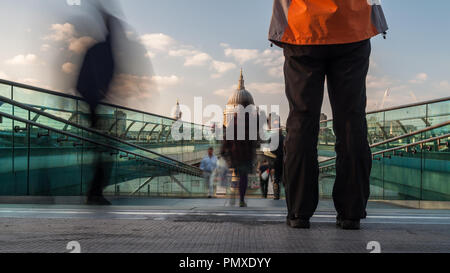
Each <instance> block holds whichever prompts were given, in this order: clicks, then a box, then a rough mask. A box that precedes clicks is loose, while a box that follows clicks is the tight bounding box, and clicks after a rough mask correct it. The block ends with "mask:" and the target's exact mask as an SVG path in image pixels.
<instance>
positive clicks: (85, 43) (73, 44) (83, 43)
mask: <svg viewBox="0 0 450 273" xmlns="http://www.w3.org/2000/svg"><path fill="white" fill-rule="evenodd" d="M95 43H96V41H95V40H94V39H93V38H91V37H89V36H83V37H80V38H73V39H71V40H70V41H69V50H70V51H73V52H75V53H77V54H82V53H84V52H86V50H87V49H88V48H89V47H91V46H92V45H94V44H95Z"/></svg>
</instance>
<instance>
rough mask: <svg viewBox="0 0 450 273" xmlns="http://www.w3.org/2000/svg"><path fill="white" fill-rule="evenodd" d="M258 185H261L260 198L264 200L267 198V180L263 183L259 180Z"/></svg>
mask: <svg viewBox="0 0 450 273" xmlns="http://www.w3.org/2000/svg"><path fill="white" fill-rule="evenodd" d="M260 183H261V193H262V196H263V197H264V198H266V197H267V191H268V186H269V185H268V184H269V180H266V181H264V180H262V179H260Z"/></svg>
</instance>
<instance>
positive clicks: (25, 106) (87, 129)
mask: <svg viewBox="0 0 450 273" xmlns="http://www.w3.org/2000/svg"><path fill="white" fill-rule="evenodd" d="M0 101H3V102H5V103H8V104H11V105H13V106H16V107H20V108H22V109H25V110H27V111H30V112H34V113H36V114H39V115H41V116H45V117H48V118H50V119H53V120H56V121H59V122H61V123H64V124H67V125H70V126H72V127H75V128H78V129H81V130H84V131H87V132H90V133H92V134H95V135H98V136H101V137H104V138H108V139H112V140H114V141H116V142H118V143H121V144H123V145H126V146H129V147H133V148H136V149H138V150H142V151H145V152H148V153H151V154H154V155H156V156H158V157H161V158H165V159H167V160H169V161H172V162H176V163H177V164H179V165H180V166H181V167H184V168H190V169H192V170H193V172H195V173H201V172H202V171H201V170H200V169H199V168H197V167H194V166H191V165H188V164H185V163H183V162H181V161H178V160H176V159H173V158H170V157H167V156H165V155H161V154H158V153H156V152H154V151H152V150H149V149H146V148H144V147H141V146H139V145H136V144H133V143H130V142H127V141H124V140H122V139H120V138H117V137H114V136H110V135H106V134H103V133H101V132H99V131H97V130H94V129H92V128H88V127H84V126H82V125H79V124H77V123H74V122H71V121H68V120H65V119H63V118H60V117H57V116H54V115H51V114H48V113H46V112H44V111H41V110H38V109H36V108H34V107H30V106H27V105H25V104H23V103H20V102H17V101H14V100H11V99H8V98H5V97H3V96H0ZM1 113H2V112H0V114H1ZM36 124H37V123H36Z"/></svg>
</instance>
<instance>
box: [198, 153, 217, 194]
mask: <svg viewBox="0 0 450 273" xmlns="http://www.w3.org/2000/svg"><path fill="white" fill-rule="evenodd" d="M216 167H217V157H216V156H215V155H214V148H213V147H209V149H208V155H207V156H205V157H204V158H203V160H202V162H201V163H200V169H201V170H202V171H203V177H204V178H205V188H206V189H207V191H208V198H212V196H213V195H214V185H213V179H212V177H211V174H212V173H213V171H214V170H215V169H216Z"/></svg>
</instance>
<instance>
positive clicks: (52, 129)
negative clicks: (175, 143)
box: [0, 112, 201, 177]
mask: <svg viewBox="0 0 450 273" xmlns="http://www.w3.org/2000/svg"><path fill="white" fill-rule="evenodd" d="M0 116H3V117H5V118H8V119H11V120H15V121H19V122H22V123H25V124H28V125H32V126H35V127H38V128H41V129H44V130H48V131H52V132H55V133H57V134H61V135H65V136H67V137H71V138H74V139H78V140H82V141H86V142H90V143H92V144H95V145H98V146H102V147H105V148H109V149H112V150H116V151H118V152H122V153H124V154H128V155H133V156H135V157H136V158H137V157H140V158H142V159H146V160H149V161H152V162H155V163H158V164H160V165H163V166H167V167H169V168H174V169H176V170H182V171H181V172H183V173H186V174H190V175H195V176H198V177H201V173H195V172H193V171H191V170H188V169H186V168H184V167H181V166H177V165H173V164H170V163H168V162H164V161H160V160H157V159H154V158H149V157H146V156H143V155H140V154H137V153H134V152H130V151H127V150H124V149H121V148H118V147H114V146H112V145H109V144H104V143H100V142H97V141H95V140H92V139H89V138H86V137H82V136H78V135H75V134H72V133H69V132H65V131H62V130H59V129H55V128H52V127H50V126H47V125H43V124H40V123H37V122H34V121H30V120H27V119H23V118H19V117H16V116H13V115H10V114H6V113H3V112H0Z"/></svg>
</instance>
